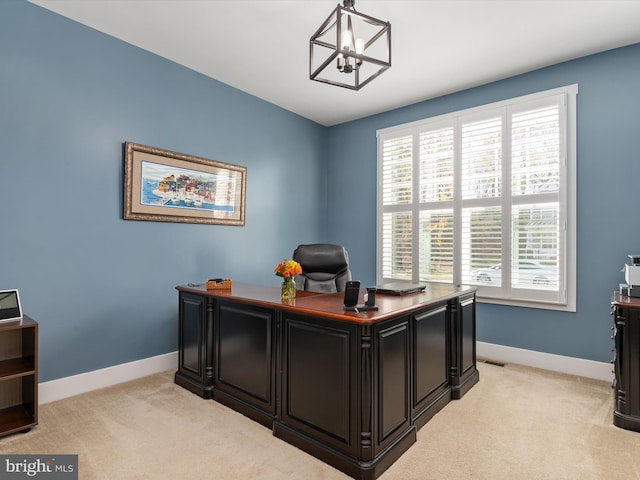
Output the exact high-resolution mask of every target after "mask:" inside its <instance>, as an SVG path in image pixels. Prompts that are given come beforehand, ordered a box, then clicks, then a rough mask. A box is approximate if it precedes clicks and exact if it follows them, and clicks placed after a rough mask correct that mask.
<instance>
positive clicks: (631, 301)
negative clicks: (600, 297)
mask: <svg viewBox="0 0 640 480" xmlns="http://www.w3.org/2000/svg"><path fill="white" fill-rule="evenodd" d="M611 304H612V305H617V306H620V307H626V308H640V298H638V297H628V296H627V295H623V294H621V293H619V292H613V295H611Z"/></svg>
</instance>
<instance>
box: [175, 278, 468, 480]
mask: <svg viewBox="0 0 640 480" xmlns="http://www.w3.org/2000/svg"><path fill="white" fill-rule="evenodd" d="M176 288H177V290H178V292H179V312H180V313H179V317H180V318H179V367H178V371H177V372H176V374H175V382H176V383H177V384H178V385H181V386H183V387H185V388H187V389H189V390H190V391H192V392H194V393H196V394H197V395H200V396H201V397H203V398H213V399H214V400H216V401H219V402H221V403H223V404H225V405H227V406H229V407H231V408H233V409H235V410H237V411H239V412H241V413H243V414H244V415H246V416H248V417H250V418H252V419H254V420H256V421H258V422H260V423H262V424H264V425H266V426H267V427H269V428H272V429H273V433H274V435H275V436H277V437H279V438H281V439H283V440H285V441H287V442H289V443H291V444H292V445H295V446H297V447H298V448H301V449H302V450H305V451H306V452H308V453H310V454H311V455H314V456H315V457H317V458H319V459H321V460H323V461H324V462H326V463H328V464H330V465H332V466H334V467H335V468H337V469H339V470H341V471H343V472H345V473H346V474H348V475H350V476H352V477H354V478H358V479H374V478H376V477H378V476H379V475H380V474H381V473H382V472H383V471H384V470H386V469H387V468H388V467H389V466H390V465H391V464H392V463H393V462H394V461H395V460H397V459H398V458H399V457H400V456H401V455H402V453H404V452H405V451H406V450H407V449H408V448H409V447H410V446H411V445H412V444H413V443H414V442H415V441H416V431H417V429H418V428H419V427H421V426H422V425H424V424H425V423H426V422H427V421H428V420H429V419H430V418H431V417H433V415H435V414H436V413H437V412H438V411H439V410H440V409H442V408H443V407H444V406H445V405H446V404H447V403H448V402H449V401H450V400H451V399H452V398H453V399H458V398H461V397H462V396H463V395H464V393H466V391H467V390H468V389H469V388H471V387H472V386H473V385H474V384H475V383H476V382H477V381H478V379H479V374H478V371H477V370H476V351H475V335H476V332H475V330H476V329H475V289H472V288H467V287H452V286H447V285H439V284H430V285H429V286H428V287H427V289H426V290H425V292H424V293H418V294H411V295H406V296H402V297H396V296H389V295H377V296H376V304H377V305H378V307H379V310H378V311H369V312H362V313H356V312H345V311H344V310H343V307H342V301H343V294H342V293H338V294H313V293H308V292H298V297H297V298H296V299H295V300H293V301H290V302H289V303H283V301H282V300H281V298H280V289H279V288H272V287H255V286H248V285H237V284H234V285H233V288H232V290H231V291H230V292H215V291H207V290H206V289H205V288H204V287H188V286H179V287H176ZM363 293H364V291H362V292H361V295H362V294H363ZM359 303H360V304H362V303H363V299H362V297H361V298H360V302H359Z"/></svg>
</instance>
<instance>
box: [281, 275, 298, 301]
mask: <svg viewBox="0 0 640 480" xmlns="http://www.w3.org/2000/svg"><path fill="white" fill-rule="evenodd" d="M282 298H283V299H285V300H288V299H290V298H296V282H295V281H294V280H293V277H284V278H283V279H282Z"/></svg>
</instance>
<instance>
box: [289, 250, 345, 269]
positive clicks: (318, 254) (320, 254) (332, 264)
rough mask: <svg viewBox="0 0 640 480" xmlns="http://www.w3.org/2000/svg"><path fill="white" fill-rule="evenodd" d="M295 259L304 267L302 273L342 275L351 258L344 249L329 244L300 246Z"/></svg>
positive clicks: (294, 256)
mask: <svg viewBox="0 0 640 480" xmlns="http://www.w3.org/2000/svg"><path fill="white" fill-rule="evenodd" d="M293 259H294V260H295V261H296V262H298V263H300V265H301V266H302V273H303V274H304V273H309V272H327V273H334V274H335V273H340V272H341V271H343V270H345V269H346V268H348V266H349V256H348V255H347V251H346V250H345V248H344V247H342V246H340V245H331V244H329V243H314V244H309V245H298V248H296V249H295V251H294V252H293Z"/></svg>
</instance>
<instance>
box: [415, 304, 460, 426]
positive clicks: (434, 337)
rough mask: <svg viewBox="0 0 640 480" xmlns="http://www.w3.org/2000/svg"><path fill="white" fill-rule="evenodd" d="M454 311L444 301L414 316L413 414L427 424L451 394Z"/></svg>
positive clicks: (417, 422) (416, 418) (420, 423)
mask: <svg viewBox="0 0 640 480" xmlns="http://www.w3.org/2000/svg"><path fill="white" fill-rule="evenodd" d="M450 319H451V310H450V307H449V305H448V304H447V303H442V304H440V305H437V306H435V307H433V308H430V309H428V310H425V311H422V312H420V313H418V314H416V315H413V317H412V323H413V329H414V334H413V351H414V355H413V385H412V392H413V394H412V397H413V398H412V416H413V421H414V422H415V423H416V425H418V426H422V425H424V424H425V423H426V422H427V421H428V420H429V419H430V418H431V417H433V415H435V414H436V413H437V412H438V411H439V410H440V409H441V408H442V407H444V406H445V405H446V404H447V403H448V401H449V398H450V396H451V378H450V365H451V355H450V350H451V345H450V338H451V320H450Z"/></svg>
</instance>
